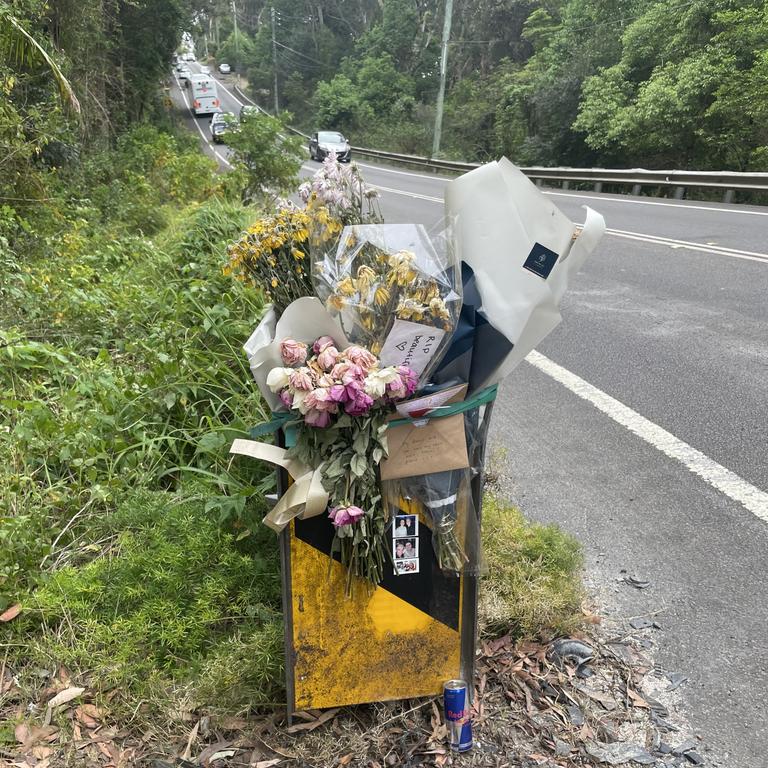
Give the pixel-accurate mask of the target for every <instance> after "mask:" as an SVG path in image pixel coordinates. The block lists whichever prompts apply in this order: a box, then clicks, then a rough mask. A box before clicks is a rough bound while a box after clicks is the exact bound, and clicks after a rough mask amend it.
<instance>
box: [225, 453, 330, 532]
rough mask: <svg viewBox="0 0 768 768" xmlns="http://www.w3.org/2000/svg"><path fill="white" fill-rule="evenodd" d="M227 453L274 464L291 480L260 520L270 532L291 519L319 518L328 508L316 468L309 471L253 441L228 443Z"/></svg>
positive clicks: (283, 525) (300, 463)
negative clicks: (289, 485) (287, 487)
mask: <svg viewBox="0 0 768 768" xmlns="http://www.w3.org/2000/svg"><path fill="white" fill-rule="evenodd" d="M229 452H230V453H237V454H240V455H241V456H250V457H251V458H252V459H259V460H261V461H268V462H269V463H270V464H276V465H277V466H278V467H282V468H283V469H285V471H286V472H288V474H289V475H290V476H291V477H292V478H293V485H291V487H290V488H289V489H288V490H287V491H286V492H285V493H284V494H283V495H282V496H281V497H280V499H279V500H278V502H277V504H275V506H274V507H273V508H272V510H271V511H270V512H269V513H268V514H267V515H266V517H265V518H264V520H263V521H262V522H263V523H264V525H268V526H269V527H270V528H271V529H272V530H273V531H277V533H280V531H282V530H283V528H285V526H286V525H288V523H290V522H291V520H293V519H294V518H298V519H299V520H306V519H307V518H309V517H315V516H316V515H321V514H323V512H325V511H326V509H328V498H329V497H328V493H327V491H326V490H325V488H323V478H322V473H321V471H320V468H318V469H311V468H310V467H307V466H306V464H304V463H303V462H301V461H298V460H296V459H291V458H289V457H288V455H287V454H288V451H286V449H285V448H279V447H278V446H276V445H270V444H268V443H259V442H257V441H256V440H241V439H237V440H235V441H234V442H233V443H232V447H231V448H230V449H229Z"/></svg>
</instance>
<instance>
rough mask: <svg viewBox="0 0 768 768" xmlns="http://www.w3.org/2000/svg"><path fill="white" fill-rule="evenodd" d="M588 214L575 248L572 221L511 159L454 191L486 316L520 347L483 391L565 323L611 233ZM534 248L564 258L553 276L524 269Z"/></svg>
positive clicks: (459, 229)
mask: <svg viewBox="0 0 768 768" xmlns="http://www.w3.org/2000/svg"><path fill="white" fill-rule="evenodd" d="M584 207H585V208H586V211H587V217H586V221H585V223H584V227H583V229H582V231H581V233H580V234H579V236H578V238H577V239H576V240H575V241H574V240H573V236H574V234H575V232H576V227H575V225H574V224H573V223H572V222H571V220H570V219H569V218H568V217H567V216H566V215H565V214H564V213H562V211H560V209H559V208H557V206H556V205H555V204H554V203H552V201H551V200H549V199H548V198H547V197H545V196H544V195H543V194H542V193H541V192H540V191H539V190H538V189H537V187H536V185H535V184H533V183H532V182H531V181H530V180H529V179H528V178H527V177H526V176H525V174H524V173H523V172H522V171H520V170H519V169H518V168H516V167H515V166H514V165H513V164H512V163H511V162H510V161H509V160H507V159H506V158H502V159H501V160H500V161H499V162H497V163H488V164H487V165H483V166H481V167H480V168H477V169H475V170H473V171H470V172H469V173H467V174H464V175H463V176H460V177H459V178H458V179H455V180H454V181H452V182H451V183H450V184H449V185H448V186H447V188H446V193H445V211H446V215H447V216H448V217H450V218H451V219H452V220H453V221H454V222H455V225H454V226H455V234H456V241H457V242H456V245H457V247H458V252H459V254H461V258H462V259H463V260H464V261H465V262H467V264H469V266H470V267H472V269H473V270H474V273H475V277H476V280H477V286H478V290H479V291H480V294H481V297H482V302H483V303H482V313H483V315H484V316H485V317H486V318H487V320H488V322H489V323H490V324H491V325H493V327H494V328H496V329H497V330H498V331H500V332H501V333H503V334H504V335H505V336H506V337H507V338H508V339H509V341H510V342H512V344H513V345H514V347H513V349H512V351H511V352H510V353H509V354H508V355H507V357H506V358H505V359H504V361H503V362H502V364H501V366H500V367H498V368H497V369H496V371H495V373H493V374H492V375H491V376H490V377H489V378H488V380H487V381H485V382H483V384H482V386H489V385H491V384H495V383H497V382H498V381H500V380H501V379H503V378H504V377H505V376H506V375H507V374H509V373H510V371H512V369H513V368H515V366H517V365H518V364H519V363H520V362H521V361H522V360H523V358H525V356H526V355H527V354H528V353H529V352H530V351H531V350H532V349H533V348H534V347H535V346H536V345H537V344H538V343H539V342H541V341H542V339H544V338H545V337H546V336H547V335H548V334H549V333H550V332H551V331H552V330H553V329H554V328H555V327H556V326H557V325H558V323H559V322H560V320H561V319H562V318H561V316H560V310H559V305H560V300H561V299H562V296H563V293H564V292H565V290H566V288H567V286H568V282H569V280H570V278H571V276H572V275H574V274H575V273H576V272H577V271H578V269H579V268H580V267H581V266H582V264H583V263H584V260H585V259H586V258H587V256H588V255H589V254H590V253H592V251H594V249H595V248H596V247H597V244H598V243H599V242H600V239H601V237H602V236H603V233H604V232H605V221H604V219H603V217H602V216H601V215H600V214H599V213H596V212H595V211H593V210H592V209H590V208H587V207H586V206H584ZM537 244H538V245H537ZM534 246H537V247H539V246H544V248H546V249H549V250H550V251H554V253H555V254H557V260H556V261H555V263H554V266H553V267H551V271H550V272H549V274H548V275H547V277H542V276H541V275H540V274H536V273H535V272H533V271H531V270H530V269H527V268H525V267H524V266H523V264H524V263H526V260H528V259H529V257H530V255H531V253H532V251H533V249H534Z"/></svg>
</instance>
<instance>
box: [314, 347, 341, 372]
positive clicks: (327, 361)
mask: <svg viewBox="0 0 768 768" xmlns="http://www.w3.org/2000/svg"><path fill="white" fill-rule="evenodd" d="M338 359H339V350H338V349H336V347H334V346H333V345H332V344H329V345H328V346H327V347H324V348H323V351H322V352H320V354H319V355H318V356H317V364H318V365H319V366H320V367H321V368H322V369H323V370H324V371H330V370H331V369H332V368H333V366H334V365H336V361H337V360H338Z"/></svg>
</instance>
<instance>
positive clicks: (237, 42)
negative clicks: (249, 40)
mask: <svg viewBox="0 0 768 768" xmlns="http://www.w3.org/2000/svg"><path fill="white" fill-rule="evenodd" d="M232 25H233V27H234V32H235V59H237V62H236V65H237V72H238V74H239V73H240V35H239V34H238V32H237V8H235V0H232Z"/></svg>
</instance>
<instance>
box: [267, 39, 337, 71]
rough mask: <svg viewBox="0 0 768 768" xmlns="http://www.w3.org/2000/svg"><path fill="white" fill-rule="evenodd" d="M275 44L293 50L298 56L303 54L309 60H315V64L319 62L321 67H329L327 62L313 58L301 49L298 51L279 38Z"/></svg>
mask: <svg viewBox="0 0 768 768" xmlns="http://www.w3.org/2000/svg"><path fill="white" fill-rule="evenodd" d="M275 45H279V46H280V47H281V48H285V50H286V51H291V53H295V54H297V55H298V56H302V57H303V58H305V59H307V60H308V61H314V62H315V64H319V65H320V66H321V67H328V66H329V65H328V64H327V63H326V62H324V61H320V60H319V59H313V58H312V57H311V56H307V54H306V53H302V52H301V51H297V50H296V49H295V48H291V47H290V46H289V45H285V44H284V43H281V42H280V41H279V40H275Z"/></svg>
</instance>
